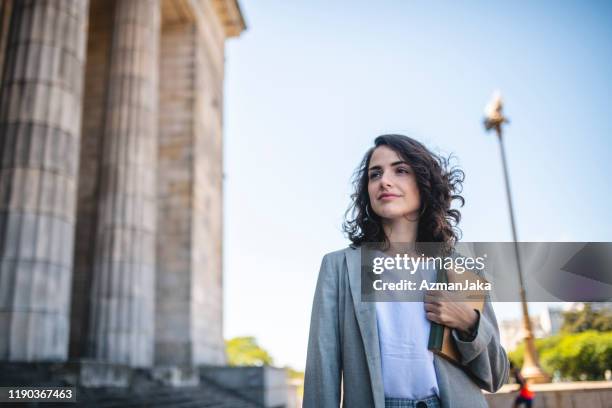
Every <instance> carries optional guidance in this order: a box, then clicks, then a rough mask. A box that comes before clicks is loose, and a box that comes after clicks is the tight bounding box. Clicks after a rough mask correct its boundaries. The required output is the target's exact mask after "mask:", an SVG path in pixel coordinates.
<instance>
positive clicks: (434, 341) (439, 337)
mask: <svg viewBox="0 0 612 408" xmlns="http://www.w3.org/2000/svg"><path fill="white" fill-rule="evenodd" d="M436 282H437V283H447V282H448V277H447V276H446V271H445V270H444V269H438V271H437V272H436ZM443 340H444V326H443V325H441V324H438V323H434V322H431V329H430V331H429V341H428V342H427V348H428V349H429V350H431V351H440V350H442V341H443Z"/></svg>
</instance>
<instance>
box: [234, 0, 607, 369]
mask: <svg viewBox="0 0 612 408" xmlns="http://www.w3.org/2000/svg"><path fill="white" fill-rule="evenodd" d="M427 3H428V2H412V1H380V2H367V1H334V2H327V1H325V2H324V1H313V0H311V1H300V2H298V1H293V2H287V1H285V2H283V1H271V0H260V1H257V2H246V1H242V2H241V7H242V11H243V14H244V16H245V18H246V21H247V24H248V30H247V31H246V32H245V33H243V35H242V36H241V37H239V38H237V39H232V40H229V41H228V43H227V55H226V77H225V81H226V82H225V106H224V108H225V111H224V126H225V136H224V137H225V139H224V143H225V152H224V173H225V184H224V189H225V190H224V199H225V207H224V211H225V212H224V222H225V224H224V285H225V287H224V296H225V299H224V303H225V309H224V310H225V312H224V313H225V316H224V318H225V319H224V320H225V329H224V332H225V337H226V338H229V337H234V336H239V335H253V336H255V337H256V338H257V339H258V341H259V342H260V344H261V345H262V346H264V347H265V348H266V349H268V350H269V351H270V352H271V354H272V355H273V357H274V358H275V362H276V363H277V364H278V365H284V364H289V365H291V366H293V367H295V368H300V369H301V368H303V366H304V360H305V352H306V344H307V336H308V325H309V320H310V309H311V306H312V295H313V293H314V286H315V283H316V278H317V273H318V270H319V265H320V262H321V258H322V256H323V255H324V254H325V253H327V252H331V251H334V250H336V249H341V248H343V247H346V246H347V244H348V241H347V240H346V238H345V237H344V236H343V234H342V232H341V223H342V219H343V215H344V211H345V210H346V208H347V206H348V204H349V194H350V192H351V186H350V177H351V174H352V172H353V171H354V169H355V167H356V166H357V164H358V162H359V160H360V159H361V157H362V155H363V154H364V152H365V151H366V150H367V148H368V147H370V146H371V144H372V141H373V139H374V138H375V137H376V136H377V135H379V134H382V133H403V134H406V135H409V136H412V137H415V138H417V139H418V140H421V141H422V142H424V143H425V144H426V145H427V146H428V147H430V148H431V149H432V150H434V151H436V152H439V153H445V154H448V153H451V152H452V153H453V154H454V155H456V156H457V158H458V161H457V164H459V165H460V166H461V167H462V168H463V170H464V171H465V172H466V181H465V183H464V193H463V195H464V197H465V199H466V205H465V206H464V207H463V209H462V214H463V219H462V221H461V224H460V227H461V229H462V231H463V241H509V240H511V239H512V238H511V231H510V224H509V219H508V212H507V206H506V196H505V190H504V184H503V173H502V168H501V160H500V156H499V147H498V143H497V141H496V139H495V137H494V136H493V134H486V133H485V132H484V130H483V127H482V115H483V108H484V106H485V104H486V102H487V101H488V100H489V98H490V96H491V93H492V91H493V90H494V89H499V90H501V92H502V94H503V96H504V100H505V112H506V114H507V116H508V117H509V118H510V120H511V123H510V125H509V126H508V127H507V128H506V134H505V146H506V154H507V157H508V164H509V169H510V177H511V188H512V192H513V198H514V206H515V213H516V217H517V228H518V234H519V239H520V240H523V241H612V221H611V217H610V215H609V211H608V209H609V208H610V200H611V199H612V187H611V184H612V183H610V180H609V174H610V172H611V170H612V165H611V164H610V162H609V160H607V159H609V155H610V153H612V137H611V136H612V131H611V130H612V121H610V117H612V103H611V100H610V97H611V95H612V76H611V75H610V73H612V59H611V58H612V57H611V56H612V41H610V40H609V39H610V38H612V24H611V23H612V3H610V2H565V1H554V2H552V1H550V2H544V1H540V2H526V1H525V2H523V1H520V2H511V3H508V2H484V1H479V2H450V1H448V2H438V3H436V4H431V3H429V4H427ZM542 307H544V305H542V304H532V305H531V308H532V310H534V311H536V312H537V311H538V310H541V308H542ZM496 311H497V314H498V318H499V319H504V318H512V317H514V316H518V314H519V312H520V308H519V306H518V305H515V304H498V305H496Z"/></svg>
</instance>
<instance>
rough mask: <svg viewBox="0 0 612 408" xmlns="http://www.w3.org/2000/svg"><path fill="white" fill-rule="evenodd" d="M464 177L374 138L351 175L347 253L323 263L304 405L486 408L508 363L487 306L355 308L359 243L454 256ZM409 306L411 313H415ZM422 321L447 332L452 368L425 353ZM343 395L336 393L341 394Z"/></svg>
mask: <svg viewBox="0 0 612 408" xmlns="http://www.w3.org/2000/svg"><path fill="white" fill-rule="evenodd" d="M462 182H463V172H462V171H461V170H459V169H456V168H450V169H449V166H448V160H446V159H444V158H441V157H439V156H436V155H434V154H433V153H431V152H430V151H429V150H428V149H427V148H426V147H425V146H423V145H422V144H421V143H419V142H418V141H416V140H414V139H411V138H409V137H406V136H402V135H383V136H379V137H377V138H376V140H375V141H374V146H373V147H372V148H371V149H370V150H368V152H367V153H366V155H365V157H364V158H363V161H362V163H361V166H360V167H359V168H358V170H357V172H356V174H355V180H354V185H355V194H353V196H352V197H353V203H352V206H351V208H349V211H347V218H348V219H347V221H346V222H345V224H344V230H345V232H346V233H347V235H348V237H349V239H350V240H351V241H352V244H351V246H349V247H348V248H345V249H343V250H340V251H336V252H332V253H329V254H327V255H325V256H324V257H323V261H322V264H321V269H320V272H319V277H318V281H317V287H316V292H315V296H314V302H313V307H312V316H311V323H310V336H309V340H308V355H307V360H306V373H305V383H304V405H303V406H304V407H306V408H311V407H316V408H328V407H338V406H339V405H340V403H341V400H342V406H344V407H350V408H353V407H375V408H384V407H410V408H414V407H418V408H425V407H429V408H432V407H445V408H446V407H469V408H474V407H486V406H487V404H486V401H485V399H484V396H483V395H482V392H481V389H484V390H487V391H490V392H495V391H496V390H498V389H499V388H500V387H501V386H502V384H503V383H504V382H505V381H506V378H507V376H508V359H507V357H506V353H505V351H504V349H503V348H502V347H501V346H500V343H499V330H498V327H497V321H496V319H495V315H494V313H493V309H492V307H491V304H490V302H489V301H488V299H487V301H486V302H485V306H484V309H483V311H482V313H479V312H478V311H476V310H472V309H470V307H469V306H468V305H467V304H466V303H461V302H441V301H440V298H439V296H441V294H440V293H435V292H434V293H430V294H428V295H427V296H426V297H425V299H424V301H423V302H421V303H418V302H396V303H382V302H362V301H361V247H362V245H363V244H364V243H367V242H384V243H386V244H388V245H387V246H389V245H392V244H393V243H415V242H437V243H440V244H441V246H442V247H443V248H447V249H452V248H453V246H454V244H455V242H456V241H457V240H458V231H457V229H456V224H458V222H459V220H460V217H461V215H460V213H459V211H458V210H456V209H451V208H450V207H451V203H452V201H453V200H455V199H456V200H459V201H460V202H461V204H463V198H462V197H461V196H460V195H459V193H460V189H461V183H462ZM415 305H417V306H418V309H415V308H414V306H415ZM429 322H437V323H441V324H443V325H445V326H447V327H450V328H452V335H453V338H454V340H455V343H456V345H457V349H458V351H459V354H460V356H461V362H460V363H461V364H459V365H458V364H453V363H451V362H449V361H447V360H445V359H443V358H441V357H439V356H438V355H434V354H432V353H431V352H430V351H429V350H427V341H426V340H427V338H428V336H429V327H430V323H429ZM341 388H342V390H341Z"/></svg>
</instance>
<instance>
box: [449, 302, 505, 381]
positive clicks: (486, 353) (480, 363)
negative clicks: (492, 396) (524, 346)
mask: <svg viewBox="0 0 612 408" xmlns="http://www.w3.org/2000/svg"><path fill="white" fill-rule="evenodd" d="M452 335H453V338H454V339H455V343H456V344H457V349H458V350H459V354H461V360H462V361H461V363H462V364H463V366H464V367H465V368H466V369H467V371H468V372H469V373H470V374H471V375H472V377H473V378H474V379H475V380H476V382H477V383H478V385H479V386H480V388H482V389H484V390H486V391H489V392H495V391H497V390H499V389H500V388H501V386H502V385H504V383H505V382H506V381H507V379H508V372H509V368H510V362H509V361H508V356H507V355H506V351H505V350H504V348H503V347H502V346H501V344H500V340H499V328H498V327H497V319H496V318H495V312H494V311H493V307H492V306H491V302H490V300H489V296H487V298H486V301H485V305H484V308H483V311H482V313H481V314H480V317H479V321H478V327H477V328H476V333H475V334H474V335H473V337H472V338H471V339H469V341H466V340H465V339H463V340H462V339H461V337H460V336H459V333H458V332H457V331H456V330H453V331H452Z"/></svg>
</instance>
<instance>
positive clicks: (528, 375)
mask: <svg viewBox="0 0 612 408" xmlns="http://www.w3.org/2000/svg"><path fill="white" fill-rule="evenodd" d="M502 109H503V102H502V98H501V95H500V93H499V92H495V93H494V94H493V98H492V99H491V102H489V104H488V105H487V107H486V108H485V119H484V126H485V129H486V130H487V131H491V130H495V133H497V140H499V149H500V152H501V157H502V165H503V168H504V179H505V181H506V196H507V198H508V209H509V211H510V224H511V226H512V239H513V241H514V254H515V256H516V264H517V267H518V275H519V283H520V285H521V290H520V294H521V306H522V308H523V333H524V335H525V338H524V341H525V354H524V360H523V367H522V369H521V374H522V375H523V377H525V379H527V380H528V381H529V382H531V383H543V382H549V381H550V377H549V376H548V375H547V374H546V373H545V372H544V371H543V370H542V368H541V367H540V364H539V362H538V353H537V351H536V348H535V343H534V337H533V330H532V329H531V320H530V319H529V309H528V306H527V296H526V295H525V285H524V283H523V271H522V269H521V256H520V252H519V246H518V238H517V236H516V226H515V224H514V210H513V207H512V195H511V194H510V181H509V178H508V167H507V165H506V153H505V151H504V142H503V139H502V125H503V124H504V123H509V120H508V119H507V118H506V117H505V116H504V114H503V112H502Z"/></svg>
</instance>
